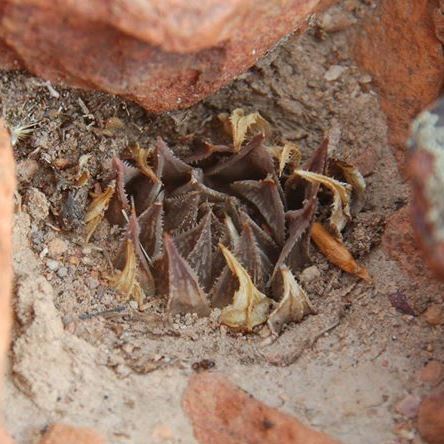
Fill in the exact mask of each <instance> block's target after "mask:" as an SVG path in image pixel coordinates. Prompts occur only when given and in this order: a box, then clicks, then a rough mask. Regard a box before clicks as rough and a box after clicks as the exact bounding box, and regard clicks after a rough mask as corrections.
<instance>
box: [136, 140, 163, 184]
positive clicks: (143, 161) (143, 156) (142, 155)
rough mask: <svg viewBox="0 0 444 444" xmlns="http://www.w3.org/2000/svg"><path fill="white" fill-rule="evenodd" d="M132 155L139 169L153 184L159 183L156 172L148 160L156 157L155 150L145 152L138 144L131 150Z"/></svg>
mask: <svg viewBox="0 0 444 444" xmlns="http://www.w3.org/2000/svg"><path fill="white" fill-rule="evenodd" d="M131 152H132V155H133V157H134V160H135V161H136V165H137V166H138V167H139V170H140V172H141V173H142V174H143V175H144V176H146V177H148V178H149V179H150V180H151V181H152V182H153V183H155V182H159V178H158V177H157V175H156V173H155V172H154V170H153V169H152V168H151V167H150V165H149V163H148V159H149V158H151V157H153V156H154V150H152V149H151V150H144V149H142V148H140V145H139V144H138V143H136V144H135V145H134V146H133V147H132V148H131Z"/></svg>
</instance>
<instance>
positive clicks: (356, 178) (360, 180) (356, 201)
mask: <svg viewBox="0 0 444 444" xmlns="http://www.w3.org/2000/svg"><path fill="white" fill-rule="evenodd" d="M330 163H331V164H332V167H333V168H336V169H339V170H340V172H341V173H342V175H343V176H344V178H345V180H346V181H347V183H348V184H350V185H351V187H352V190H353V194H352V210H353V213H354V214H356V213H359V211H361V209H362V207H363V206H364V201H365V190H366V183H365V179H364V177H363V176H362V174H361V173H360V172H359V170H358V169H357V168H356V167H355V166H353V165H351V164H349V163H347V162H344V161H343V160H337V159H332V160H331V161H330Z"/></svg>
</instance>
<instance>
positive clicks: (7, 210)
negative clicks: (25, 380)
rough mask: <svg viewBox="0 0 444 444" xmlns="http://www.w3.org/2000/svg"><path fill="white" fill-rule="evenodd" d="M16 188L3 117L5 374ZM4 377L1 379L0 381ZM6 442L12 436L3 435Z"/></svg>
mask: <svg viewBox="0 0 444 444" xmlns="http://www.w3.org/2000/svg"><path fill="white" fill-rule="evenodd" d="M14 190H15V167H14V158H13V156H12V149H11V145H10V143H9V134H8V132H7V130H6V129H5V127H4V124H3V121H0V208H1V211H0V276H1V281H0V375H3V371H4V365H5V362H4V360H5V358H6V351H7V349H8V347H9V330H10V327H11V308H10V297H11V291H12V213H13V193H14ZM1 382H2V381H1V380H0V383H1ZM2 433H3V432H2V431H1V430H0V439H1V441H0V442H2V443H7V442H8V438H7V437H6V435H2Z"/></svg>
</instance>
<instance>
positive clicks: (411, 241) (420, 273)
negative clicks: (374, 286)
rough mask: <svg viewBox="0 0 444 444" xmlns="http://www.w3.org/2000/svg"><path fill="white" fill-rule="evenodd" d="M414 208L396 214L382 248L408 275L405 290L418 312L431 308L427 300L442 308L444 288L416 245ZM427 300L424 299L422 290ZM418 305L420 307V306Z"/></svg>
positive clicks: (387, 230)
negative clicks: (412, 216)
mask: <svg viewBox="0 0 444 444" xmlns="http://www.w3.org/2000/svg"><path fill="white" fill-rule="evenodd" d="M410 211H411V210H410V208H409V207H403V208H401V209H400V210H398V211H396V212H395V213H393V214H392V215H391V216H390V217H389V218H388V219H387V223H386V228H385V232H384V235H383V237H382V246H383V248H384V250H385V251H386V253H387V254H388V255H389V256H390V257H391V258H392V259H394V260H395V261H396V262H397V263H398V265H399V267H400V268H401V269H402V270H403V271H404V272H405V274H406V281H405V287H404V288H405V289H406V290H408V293H409V296H410V297H412V298H413V301H412V302H413V307H414V309H415V311H417V312H423V311H424V310H425V309H426V308H427V304H425V302H426V301H427V298H429V299H432V300H433V301H435V302H436V303H437V304H438V305H441V304H442V303H443V302H444V299H443V297H442V295H443V290H444V285H443V284H442V283H440V282H437V281H436V280H435V279H434V277H433V274H432V271H431V270H430V268H429V267H428V265H427V264H426V263H425V262H424V258H423V257H422V255H421V252H420V250H419V249H418V245H417V242H416V237H415V233H414V231H413V227H412V224H411V217H410ZM419 288H420V289H421V290H420V291H421V292H422V293H423V294H424V296H425V295H428V296H427V298H426V297H420V295H419V293H418V289H419ZM416 301H418V304H419V305H418V304H416Z"/></svg>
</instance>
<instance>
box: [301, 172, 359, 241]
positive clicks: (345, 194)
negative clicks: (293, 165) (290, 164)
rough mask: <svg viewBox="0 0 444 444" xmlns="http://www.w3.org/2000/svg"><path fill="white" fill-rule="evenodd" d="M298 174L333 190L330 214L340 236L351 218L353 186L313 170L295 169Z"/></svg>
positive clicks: (334, 227)
mask: <svg viewBox="0 0 444 444" xmlns="http://www.w3.org/2000/svg"><path fill="white" fill-rule="evenodd" d="M294 174H295V175H296V176H299V177H302V178H303V179H305V180H307V181H309V182H311V183H319V184H321V185H324V186H326V187H327V188H329V189H330V190H331V191H332V192H333V205H332V210H331V216H330V224H331V227H332V228H333V230H334V231H335V234H336V236H337V237H338V238H340V237H341V231H342V230H343V229H344V227H345V225H346V224H347V222H348V221H349V220H350V219H351V214H350V198H351V190H352V188H351V186H350V185H349V184H348V183H343V182H340V181H339V180H336V179H333V178H331V177H328V176H324V175H323V174H317V173H312V172H311V171H304V170H295V172H294Z"/></svg>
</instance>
